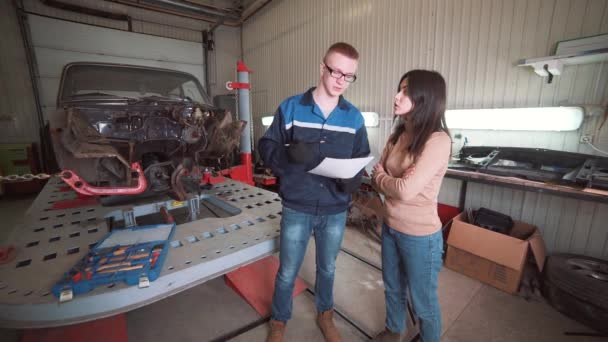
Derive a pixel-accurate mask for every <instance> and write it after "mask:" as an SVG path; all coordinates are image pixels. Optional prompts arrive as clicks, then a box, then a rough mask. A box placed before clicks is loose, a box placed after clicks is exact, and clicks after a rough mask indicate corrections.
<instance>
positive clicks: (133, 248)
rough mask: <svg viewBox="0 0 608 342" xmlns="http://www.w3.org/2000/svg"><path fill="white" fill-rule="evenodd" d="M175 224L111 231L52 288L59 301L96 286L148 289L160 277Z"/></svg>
mask: <svg viewBox="0 0 608 342" xmlns="http://www.w3.org/2000/svg"><path fill="white" fill-rule="evenodd" d="M174 228H175V223H167V224H158V225H151V226H143V227H132V228H127V229H121V230H115V231H112V232H111V233H110V234H108V236H106V237H105V238H104V239H103V240H102V241H100V242H99V243H98V244H97V245H96V246H95V247H93V248H92V249H91V250H90V251H89V252H88V253H87V254H86V255H85V256H84V257H83V258H82V259H80V260H79V261H78V262H77V263H76V265H74V266H73V267H72V268H71V269H70V270H69V271H68V272H66V273H65V274H64V276H63V278H62V279H61V280H60V281H59V282H58V283H57V284H56V285H55V286H54V287H53V294H54V295H55V296H56V297H58V298H59V300H60V301H61V302H63V301H67V300H70V299H72V298H73V296H74V295H78V294H82V293H86V292H89V291H91V290H93V289H94V288H95V287H97V286H101V285H107V284H113V283H118V282H125V283H127V284H128V285H136V284H137V285H139V287H147V286H149V283H150V281H154V280H156V279H157V278H158V276H159V275H160V272H161V269H162V265H163V263H164V260H165V258H166V255H167V251H168V245H169V240H170V239H171V236H172V235H173V231H174Z"/></svg>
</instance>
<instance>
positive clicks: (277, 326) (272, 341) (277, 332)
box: [266, 319, 286, 342]
mask: <svg viewBox="0 0 608 342" xmlns="http://www.w3.org/2000/svg"><path fill="white" fill-rule="evenodd" d="M285 325H286V324H285V322H281V321H277V320H274V319H271V320H270V333H269V334H268V338H267V339H266V342H283V335H284V334H285Z"/></svg>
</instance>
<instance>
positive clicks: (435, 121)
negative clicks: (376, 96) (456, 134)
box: [389, 70, 450, 161]
mask: <svg viewBox="0 0 608 342" xmlns="http://www.w3.org/2000/svg"><path fill="white" fill-rule="evenodd" d="M406 78H407V84H408V85H407V91H408V96H409V97H410V99H411V100H412V103H413V104H414V108H413V109H412V111H411V112H410V113H409V114H407V115H408V117H409V120H408V121H409V122H408V124H409V125H412V126H413V127H412V128H413V132H415V133H414V137H413V140H412V143H411V144H410V146H409V147H408V152H409V153H410V154H411V155H412V157H413V160H414V161H416V160H417V159H418V157H420V154H422V150H423V149H424V145H425V144H426V142H427V141H428V140H429V138H430V137H431V134H433V133H435V132H440V131H443V132H445V133H447V135H448V136H449V135H450V131H449V130H448V127H447V125H446V123H445V106H446V86H445V80H444V79H443V76H441V74H440V73H438V72H436V71H429V70H411V71H408V72H406V73H405V74H404V75H403V76H401V80H400V81H399V84H398V85H397V91H401V89H400V85H401V82H403V80H405V79H406ZM396 118H397V116H395V119H396ZM405 125H406V123H405V122H404V121H402V122H401V123H399V124H398V125H397V126H396V127H395V130H394V131H393V133H392V134H391V136H390V137H389V142H390V143H391V144H393V145H395V144H396V143H397V140H399V137H400V136H401V135H402V134H403V133H404V132H405Z"/></svg>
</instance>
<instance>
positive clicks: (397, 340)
mask: <svg viewBox="0 0 608 342" xmlns="http://www.w3.org/2000/svg"><path fill="white" fill-rule="evenodd" d="M401 338H403V334H399V333H395V332H392V331H390V330H388V329H384V331H383V332H381V333H380V334H378V336H376V337H374V339H373V340H372V341H375V342H401ZM408 341H409V340H408Z"/></svg>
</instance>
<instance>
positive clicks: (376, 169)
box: [372, 163, 386, 179]
mask: <svg viewBox="0 0 608 342" xmlns="http://www.w3.org/2000/svg"><path fill="white" fill-rule="evenodd" d="M383 173H386V171H384V166H382V164H380V163H376V165H374V168H373V170H372V179H374V178H376V177H378V176H379V175H381V174H383Z"/></svg>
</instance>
